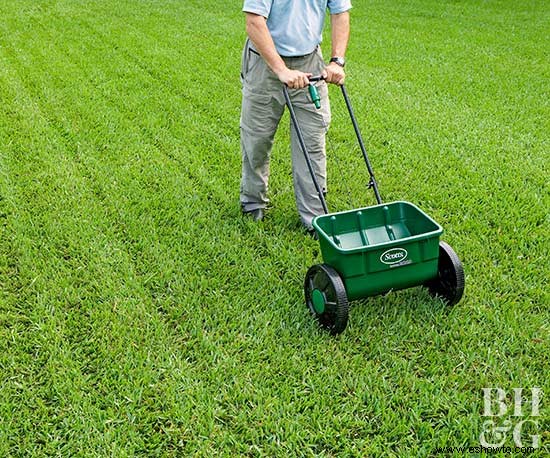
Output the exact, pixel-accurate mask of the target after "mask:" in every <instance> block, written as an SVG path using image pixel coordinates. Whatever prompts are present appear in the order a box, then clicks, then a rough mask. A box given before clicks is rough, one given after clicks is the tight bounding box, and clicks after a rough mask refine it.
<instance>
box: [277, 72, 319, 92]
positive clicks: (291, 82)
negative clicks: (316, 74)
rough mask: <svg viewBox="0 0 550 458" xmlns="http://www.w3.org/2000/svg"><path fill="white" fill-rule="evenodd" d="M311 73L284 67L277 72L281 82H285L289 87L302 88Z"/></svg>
mask: <svg viewBox="0 0 550 458" xmlns="http://www.w3.org/2000/svg"><path fill="white" fill-rule="evenodd" d="M310 76H313V74H312V73H303V72H300V71H298V70H291V69H289V68H284V69H283V70H282V71H280V72H279V73H278V74H277V77H278V78H279V80H280V81H281V83H283V84H286V85H287V86H288V87H289V88H290V89H302V88H304V87H306V86H307V85H308V84H309V77H310Z"/></svg>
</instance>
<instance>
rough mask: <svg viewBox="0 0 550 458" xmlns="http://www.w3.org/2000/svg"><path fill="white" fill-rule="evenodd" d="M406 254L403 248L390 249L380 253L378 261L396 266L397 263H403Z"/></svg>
mask: <svg viewBox="0 0 550 458" xmlns="http://www.w3.org/2000/svg"><path fill="white" fill-rule="evenodd" d="M408 254H409V253H407V250H405V248H392V249H391V250H388V251H384V253H382V256H380V261H381V262H383V263H384V264H397V263H398V262H401V261H404V260H405V259H406V258H407V255H408Z"/></svg>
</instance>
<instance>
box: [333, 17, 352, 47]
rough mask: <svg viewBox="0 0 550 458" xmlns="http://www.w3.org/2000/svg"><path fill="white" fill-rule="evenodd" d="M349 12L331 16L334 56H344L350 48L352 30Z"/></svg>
mask: <svg viewBox="0 0 550 458" xmlns="http://www.w3.org/2000/svg"><path fill="white" fill-rule="evenodd" d="M349 23H350V20H349V12H348V11H346V12H344V13H340V14H333V15H331V16H330V24H331V41H332V43H331V45H332V54H331V56H332V57H344V56H345V55H346V50H347V48H348V41H349V30H350V25H349Z"/></svg>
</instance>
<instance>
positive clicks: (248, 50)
mask: <svg viewBox="0 0 550 458" xmlns="http://www.w3.org/2000/svg"><path fill="white" fill-rule="evenodd" d="M327 8H328V10H329V13H330V19H331V46H332V52H331V59H330V63H329V64H328V65H325V63H324V60H323V56H322V53H321V49H320V47H319V45H320V43H321V40H322V31H323V25H324V20H325V14H326V10H327ZM350 9H351V1H350V0H244V6H243V11H244V12H245V14H246V32H247V35H248V38H247V40H246V43H245V47H244V51H243V57H242V68H241V80H242V84H243V88H242V92H243V98H242V110H241V152H242V179H241V191H240V201H241V209H242V212H243V213H244V214H246V215H249V216H251V217H252V218H253V219H254V220H255V221H259V220H262V219H263V217H264V212H265V209H266V206H267V204H268V202H269V200H268V198H267V190H268V179H269V158H270V153H271V148H272V146H273V138H274V136H275V132H276V130H277V126H278V124H279V121H280V119H281V116H282V114H283V112H284V107H285V100H284V96H283V92H282V86H283V84H286V85H287V87H288V88H289V93H290V97H291V100H292V103H293V105H294V108H295V111H296V116H297V118H298V123H299V125H300V128H301V130H302V133H303V135H304V139H305V143H306V147H307V150H308V152H309V155H310V159H311V162H312V165H313V168H314V170H315V174H316V177H317V180H318V181H319V184H320V186H321V188H322V189H323V190H325V189H326V152H325V134H326V132H327V130H328V126H329V124H330V106H329V100H328V89H327V85H326V83H325V82H324V81H321V82H319V83H317V87H318V92H319V95H320V96H321V108H320V109H316V108H315V105H314V104H313V103H312V101H311V98H310V96H309V92H308V90H307V86H308V84H309V77H310V76H312V75H320V74H322V75H323V76H324V77H325V80H326V82H328V83H333V84H338V85H340V84H343V83H344V79H345V73H344V65H345V59H344V57H345V53H346V49H347V45H348V39H349V29H350V26H349V10H350ZM291 151H292V175H293V183H294V194H295V198H296V207H297V209H298V213H299V215H300V219H301V222H302V224H303V225H304V226H305V228H306V229H307V230H308V231H310V232H312V231H313V228H312V224H311V222H312V220H313V218H314V217H315V216H317V215H320V214H322V213H323V207H322V205H321V202H320V199H319V197H318V195H317V191H316V189H315V185H314V183H313V180H312V178H311V176H310V174H309V171H308V168H307V164H306V160H305V158H304V156H303V152H302V151H301V149H300V144H299V142H298V138H297V135H296V132H295V131H294V126H292V125H291Z"/></svg>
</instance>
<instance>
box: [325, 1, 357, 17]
mask: <svg viewBox="0 0 550 458" xmlns="http://www.w3.org/2000/svg"><path fill="white" fill-rule="evenodd" d="M327 7H328V10H329V12H330V14H340V13H345V12H346V11H349V10H350V9H351V0H328V4H327Z"/></svg>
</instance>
